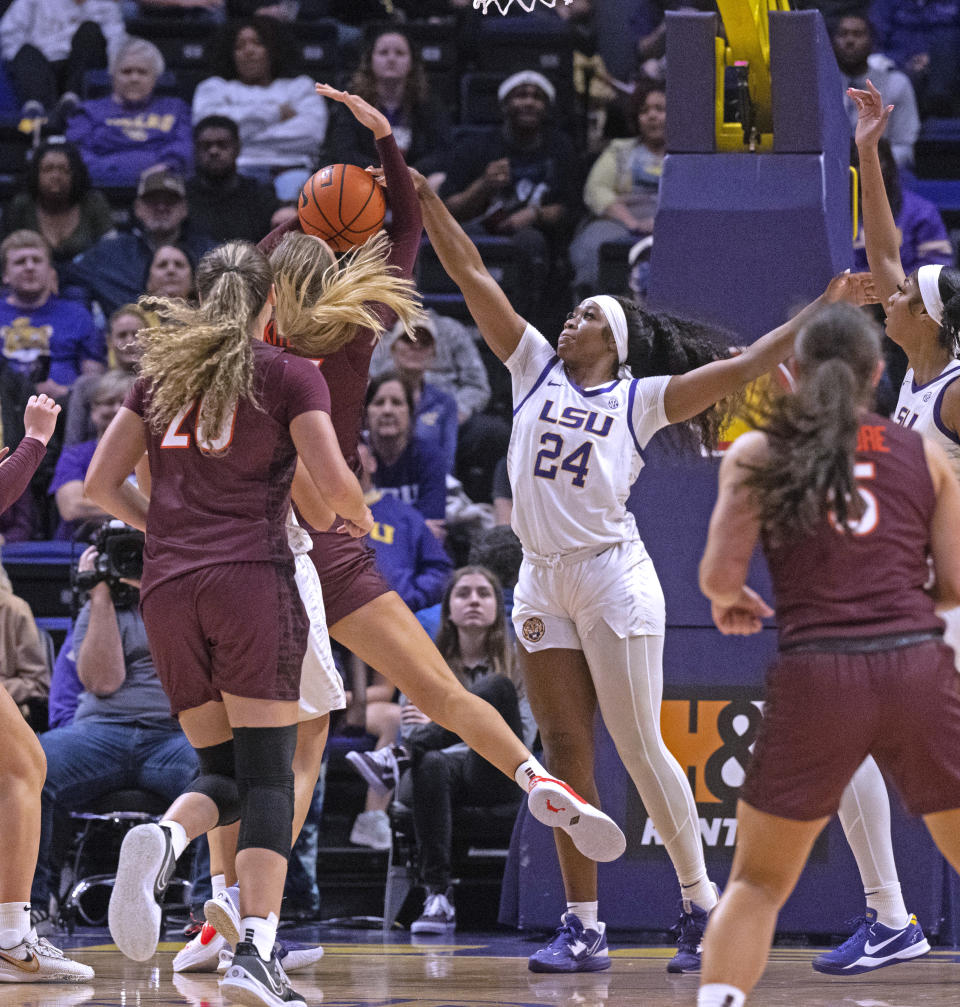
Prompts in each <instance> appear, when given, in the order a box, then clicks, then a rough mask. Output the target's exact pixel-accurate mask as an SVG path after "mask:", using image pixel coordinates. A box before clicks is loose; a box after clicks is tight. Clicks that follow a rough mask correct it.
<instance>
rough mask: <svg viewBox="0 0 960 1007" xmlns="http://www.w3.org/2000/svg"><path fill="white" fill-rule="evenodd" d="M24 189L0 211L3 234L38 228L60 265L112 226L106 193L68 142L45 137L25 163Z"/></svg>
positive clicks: (111, 215)
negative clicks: (94, 186) (93, 184)
mask: <svg viewBox="0 0 960 1007" xmlns="http://www.w3.org/2000/svg"><path fill="white" fill-rule="evenodd" d="M26 184H27V191H26V192H18V193H17V195H15V196H14V197H13V199H11V200H10V203H9V205H8V206H7V207H6V208H5V209H4V211H3V234H4V236H6V235H8V234H11V233H12V232H13V231H24V230H26V231H37V232H38V233H40V234H42V235H43V237H44V238H45V239H46V240H47V244H48V245H49V246H50V254H51V256H52V258H53V264H54V266H55V267H57V269H58V271H59V269H60V267H61V266H62V265H63V264H64V263H66V262H69V261H70V259H72V258H73V257H74V256H76V255H79V254H80V253H81V252H83V251H86V249H88V248H89V247H90V246H91V245H92V244H93V243H94V242H95V241H97V240H98V239H99V238H101V237H103V235H104V234H106V233H107V232H108V231H111V230H112V229H113V214H112V213H111V211H110V204H109V203H108V202H107V198H106V196H104V194H103V193H102V192H99V191H98V190H97V189H91V188H90V175H89V173H88V171H87V166H86V165H85V164H84V163H83V159H82V158H81V157H80V153H79V151H78V150H77V148H76V147H74V145H73V144H72V143H65V142H63V141H60V140H48V141H46V142H45V143H41V144H40V146H39V147H37V149H36V150H35V151H34V152H33V156H32V157H31V158H30V160H29V162H28V164H27V181H26Z"/></svg>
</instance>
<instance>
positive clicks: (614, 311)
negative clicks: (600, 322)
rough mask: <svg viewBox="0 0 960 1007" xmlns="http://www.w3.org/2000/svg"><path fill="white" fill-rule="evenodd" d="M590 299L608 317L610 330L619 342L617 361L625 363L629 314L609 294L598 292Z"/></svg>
mask: <svg viewBox="0 0 960 1007" xmlns="http://www.w3.org/2000/svg"><path fill="white" fill-rule="evenodd" d="M590 300H591V301H593V303H594V304H595V305H596V306H597V307H598V308H599V309H600V310H601V311H602V312H603V314H604V316H605V317H606V319H607V324H608V325H609V326H610V331H611V332H612V333H613V338H614V341H615V342H616V344H617V363H620V364H622V363H624V362H625V361H626V359H627V316H626V314H625V313H624V310H623V308H622V307H621V305H620V302H619V301H618V300H617V299H616V298H615V297H611V296H610V295H609V294H597V295H596V296H594V297H591V298H590Z"/></svg>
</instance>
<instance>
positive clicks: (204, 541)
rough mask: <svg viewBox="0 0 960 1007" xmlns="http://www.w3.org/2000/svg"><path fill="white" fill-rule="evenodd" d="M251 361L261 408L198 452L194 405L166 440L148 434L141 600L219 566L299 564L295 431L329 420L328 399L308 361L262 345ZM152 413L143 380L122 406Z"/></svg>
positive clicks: (245, 412) (238, 418)
mask: <svg viewBox="0 0 960 1007" xmlns="http://www.w3.org/2000/svg"><path fill="white" fill-rule="evenodd" d="M253 351H254V392H255V396H256V400H257V402H258V403H259V408H258V407H257V406H255V405H253V404H252V403H251V402H249V401H247V400H246V399H241V401H240V403H239V405H238V406H237V408H236V409H235V410H234V413H233V414H232V415H231V416H228V418H227V422H226V424H225V425H224V428H223V430H222V431H221V432H220V433H219V434H218V435H217V436H216V437H215V438H214V440H213V441H212V443H206V444H198V434H197V429H196V425H197V408H196V403H193V404H191V405H190V406H188V407H187V408H185V409H183V410H182V411H181V412H180V413H179V414H178V415H177V416H176V417H175V418H174V419H173V421H172V422H171V423H169V424H168V425H167V427H166V429H165V430H164V431H163V432H162V433H159V434H157V433H155V432H154V431H152V430H150V429H148V431H147V454H148V455H149V459H150V476H151V483H152V486H151V492H150V509H149V511H148V513H147V541H146V547H145V550H144V556H143V559H144V563H143V585H142V587H141V592H142V593H144V594H145V593H146V592H148V591H149V590H150V589H151V588H153V587H155V586H156V585H157V584H159V583H162V582H163V581H165V580H169V579H171V578H173V577H179V576H181V575H182V574H184V573H187V572H188V571H190V570H196V569H198V568H200V567H205V566H212V565H214V564H217V563H236V562H243V561H272V562H292V555H291V553H290V548H289V546H288V545H287V535H286V530H285V528H284V524H285V521H286V517H287V514H288V512H289V509H290V484H291V482H292V481H293V472H294V468H295V467H296V462H297V452H296V448H295V447H294V445H293V441H292V439H291V437H290V432H289V427H290V423H291V422H292V420H293V419H294V418H295V417H297V416H299V415H300V414H301V413H306V412H311V411H313V410H320V411H322V412H329V411H330V395H329V392H328V391H327V385H326V381H325V380H324V378H323V376H322V375H321V374H320V372H319V371H318V370H317V368H316V367H315V366H314V364H313V363H311V362H310V361H309V360H304V359H303V358H301V357H296V356H294V355H293V354H291V353H286V352H284V351H283V350H280V349H277V348H276V347H273V346H267V345H266V344H265V343H261V342H256V343H254V346H253ZM146 405H147V402H146V383H145V382H144V381H143V380H142V379H141V380H139V381H137V383H136V384H135V385H134V386H133V388H132V389H131V390H130V392H129V394H128V395H127V398H126V400H125V401H124V406H125V407H126V408H127V409H131V410H133V411H134V412H135V413H137V414H139V415H140V416H144V417H145V416H146Z"/></svg>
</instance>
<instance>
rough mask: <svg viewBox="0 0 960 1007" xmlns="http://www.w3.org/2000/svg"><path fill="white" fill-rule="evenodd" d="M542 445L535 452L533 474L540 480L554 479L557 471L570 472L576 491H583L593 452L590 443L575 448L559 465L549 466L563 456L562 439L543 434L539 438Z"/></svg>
mask: <svg viewBox="0 0 960 1007" xmlns="http://www.w3.org/2000/svg"><path fill="white" fill-rule="evenodd" d="M540 444H541V445H542V446H541V448H540V450H539V451H538V452H537V458H536V461H535V462H534V464H533V474H534V475H535V476H539V477H540V478H541V479H556V478H557V473H558V471H562V472H570V473H571V474H572V475H573V478H572V479H571V480H570V481H571V482H572V483H573V485H574V486H576V487H577V489H583V486H584V481H585V480H586V478H587V473H588V472H589V468H588V466H589V464H590V452H591V451H592V450H593V442H592V441H584V442H583V444H581V445H580V447H578V448H575V449H574V450H573V451H571V452H570V454H568V455H567V456H566V457H565V458H563V459H562V460H561V461H560V464H559V465H554V464H551V463H552V462H555V461H556V460H557V459H558V458H560V455H561V454H563V438H562V437H561V436H560V434H555V433H545V434H543V435H542V436H541V438H540Z"/></svg>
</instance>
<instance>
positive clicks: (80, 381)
mask: <svg viewBox="0 0 960 1007" xmlns="http://www.w3.org/2000/svg"><path fill="white" fill-rule="evenodd" d="M152 322H153V320H152V318H151V317H150V316H149V315H148V314H147V312H146V311H144V310H143V308H141V307H140V306H139V305H138V304H124V305H122V306H121V307H119V308H117V310H116V311H115V312H114V313H113V314H112V315H111V316H110V322H109V325H108V327H107V363H108V364H109V365H110V368H111V370H114V369H116V370H120V371H124V372H126V373H127V374H134V375H135V374H136V373H137V370H138V368H139V365H140V357H141V355H142V354H143V349H142V347H141V346H140V343H139V342H138V340H137V332H138V331H139V330H140V329H145V328H147V327H148V326H149V325H151V324H152ZM99 380H100V375H98V374H84V375H81V376H80V377H79V378H77V380H76V381H75V382H74V385H73V387H72V388H71V389H70V398H69V399H68V400H67V415H66V421H65V423H64V432H63V443H64V444H78V443H79V442H80V441H89V440H96V437H97V428H96V426H95V425H94V422H93V417H92V416H91V396H92V395H93V391H94V389H95V388H96V386H97V383H98V381H99Z"/></svg>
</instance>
